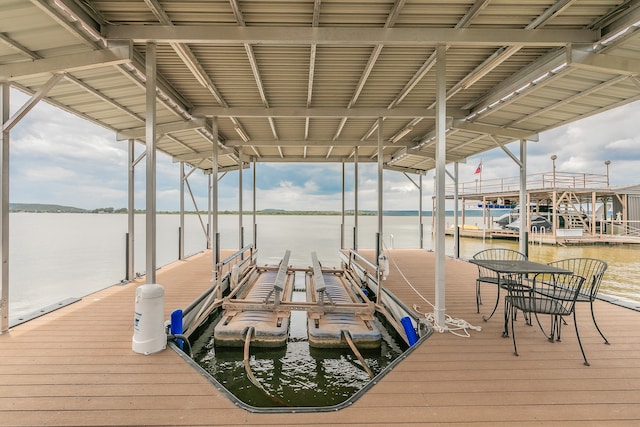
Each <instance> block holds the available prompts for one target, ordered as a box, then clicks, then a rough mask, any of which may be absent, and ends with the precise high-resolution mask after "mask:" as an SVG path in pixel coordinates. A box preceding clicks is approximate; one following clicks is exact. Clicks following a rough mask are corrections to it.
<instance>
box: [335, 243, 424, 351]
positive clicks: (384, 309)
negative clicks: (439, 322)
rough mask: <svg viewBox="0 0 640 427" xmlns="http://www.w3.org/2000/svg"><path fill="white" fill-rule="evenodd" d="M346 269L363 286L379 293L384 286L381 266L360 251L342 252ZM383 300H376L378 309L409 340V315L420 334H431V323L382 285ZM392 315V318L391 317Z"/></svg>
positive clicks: (421, 335) (376, 293)
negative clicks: (404, 320)
mask: <svg viewBox="0 0 640 427" xmlns="http://www.w3.org/2000/svg"><path fill="white" fill-rule="evenodd" d="M340 256H341V258H342V262H343V264H344V265H345V270H348V271H351V272H352V273H353V274H354V275H355V276H356V277H357V278H358V279H359V280H360V283H361V284H362V285H363V286H366V287H368V288H369V289H371V290H372V291H373V292H374V295H378V294H379V293H378V286H382V285H381V283H380V282H379V278H380V277H381V275H380V272H379V266H377V265H375V264H373V263H372V262H371V261H369V260H368V259H367V258H365V257H364V256H362V255H361V254H359V253H358V252H356V251H354V250H351V249H348V250H347V252H346V253H345V252H340ZM381 291H382V292H381V293H380V295H381V298H380V299H381V301H376V310H378V311H380V312H381V313H382V314H383V315H385V317H387V321H389V323H390V324H391V325H392V326H393V327H394V329H396V331H397V332H398V333H399V334H400V336H402V337H403V339H405V340H407V342H408V339H407V336H406V333H405V331H404V329H403V326H402V320H401V319H402V318H403V317H409V318H410V319H411V321H412V323H413V324H414V325H415V327H416V330H417V333H418V335H419V336H420V337H421V338H422V337H425V336H428V335H430V334H431V333H432V332H433V328H432V326H431V325H430V324H428V323H425V322H424V321H423V319H422V317H421V316H419V315H418V314H417V313H416V312H415V311H413V310H412V309H411V308H409V307H408V306H407V305H406V304H405V303H404V302H402V300H401V299H400V298H398V297H397V296H395V295H394V294H393V293H392V292H391V291H389V290H388V289H385V288H384V286H382V289H381ZM389 316H391V318H389Z"/></svg>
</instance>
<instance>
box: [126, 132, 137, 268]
mask: <svg viewBox="0 0 640 427" xmlns="http://www.w3.org/2000/svg"><path fill="white" fill-rule="evenodd" d="M135 173H136V159H135V141H134V140H133V139H130V140H129V171H128V181H129V182H128V187H129V188H128V194H127V223H128V226H127V231H128V236H127V247H128V248H129V253H128V254H127V279H128V280H133V279H134V275H135V273H134V272H135V266H134V262H135V246H134V245H135V229H136V228H135V214H136V210H135V191H134V190H135Z"/></svg>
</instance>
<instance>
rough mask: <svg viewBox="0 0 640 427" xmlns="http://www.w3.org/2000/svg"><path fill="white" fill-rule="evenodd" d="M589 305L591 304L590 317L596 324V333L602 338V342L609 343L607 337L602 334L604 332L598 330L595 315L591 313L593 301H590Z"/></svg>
mask: <svg viewBox="0 0 640 427" xmlns="http://www.w3.org/2000/svg"><path fill="white" fill-rule="evenodd" d="M589 305H590V306H591V318H592V319H593V324H594V325H596V329H597V330H598V333H599V334H600V336H601V337H602V339H603V340H604V343H605V344H607V345H609V340H608V339H607V337H605V336H604V334H603V333H602V331H601V330H600V326H598V322H596V315H595V314H594V313H593V301H591V302H590V303H589Z"/></svg>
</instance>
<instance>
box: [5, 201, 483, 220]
mask: <svg viewBox="0 0 640 427" xmlns="http://www.w3.org/2000/svg"><path fill="white" fill-rule="evenodd" d="M9 211H10V212H11V213H81V214H82V213H90V214H126V213H127V209H126V208H118V209H116V208H98V209H92V210H88V209H81V208H74V207H70V206H61V205H47V204H38V203H10V204H9ZM135 213H136V214H144V213H145V211H144V210H138V209H136V211H135ZM157 213H158V214H160V215H177V214H179V213H180V212H179V211H157ZM184 213H185V214H187V215H193V214H196V213H197V212H196V211H185V212H184ZM201 213H203V212H201ZM204 213H206V212H204ZM252 213H253V211H245V212H244V215H251V214H252ZM453 213H454V212H453V211H446V212H445V215H447V216H453ZM218 214H219V215H238V211H231V210H224V211H219V212H218ZM353 214H354V212H353V210H348V211H345V215H347V216H353ZM358 214H359V216H376V215H377V214H378V213H377V211H371V210H361V211H359V212H358ZM382 214H383V216H414V217H415V216H418V211H417V210H385V211H383V213H382ZM459 214H460V215H462V212H459ZM256 215H292V216H302V215H304V216H307V215H309V216H313V215H316V216H320V215H322V216H324V215H326V216H336V215H338V216H339V215H342V212H340V211H287V210H283V209H264V210H260V211H256ZM422 215H423V216H427V217H431V216H433V214H432V212H431V211H423V212H422ZM465 215H466V216H471V217H478V216H482V210H480V209H467V210H465Z"/></svg>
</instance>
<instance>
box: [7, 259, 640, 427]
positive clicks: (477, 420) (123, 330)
mask: <svg viewBox="0 0 640 427" xmlns="http://www.w3.org/2000/svg"><path fill="white" fill-rule="evenodd" d="M365 254H366V255H367V256H368V257H369V258H370V259H372V258H373V257H374V254H373V251H368V252H365ZM389 255H390V260H391V262H390V264H391V273H390V275H389V278H388V279H387V281H385V283H384V286H385V287H387V288H389V289H390V290H391V291H392V292H393V293H394V294H396V295H397V296H399V297H401V298H402V299H403V301H405V302H406V304H407V305H408V306H410V307H414V305H415V306H416V310H420V311H421V312H425V311H430V310H432V308H431V307H430V306H429V304H428V303H427V302H425V301H424V299H423V298H426V299H432V298H433V293H434V274H433V271H434V268H435V266H434V259H435V257H434V256H433V254H432V253H428V252H426V251H422V250H394V251H390V254H389ZM398 269H400V270H401V271H402V273H403V274H402V275H401V274H399V271H398ZM158 273H159V274H158V281H159V282H161V283H162V284H163V285H164V286H165V290H166V291H165V298H166V303H165V312H166V316H167V317H168V315H169V313H170V311H171V310H172V309H173V307H184V306H186V305H187V304H188V303H189V302H190V301H191V300H193V299H194V298H195V297H196V296H198V295H199V294H200V293H201V292H202V291H203V290H205V289H206V288H208V287H209V286H210V284H211V282H210V275H211V261H210V254H209V253H203V254H199V255H198V256H196V257H194V258H193V259H190V260H188V261H180V262H177V263H174V264H172V265H170V266H168V267H166V268H163V269H161V270H160V271H159V272H158ZM445 274H446V280H447V290H446V302H447V314H449V315H451V316H453V317H457V318H461V319H465V320H466V321H468V322H469V323H471V324H473V325H477V326H481V327H482V331H474V330H470V337H469V338H461V337H459V336H455V335H453V334H450V333H438V332H436V333H435V334H434V335H433V336H432V337H431V338H429V339H428V340H427V341H426V342H425V343H423V344H422V345H421V346H420V347H418V348H416V349H415V350H414V351H413V352H412V353H411V354H410V355H409V356H408V357H407V358H406V359H405V360H404V361H403V362H401V363H400V364H399V365H398V366H396V367H395V368H394V370H393V371H391V373H389V374H388V375H386V376H385V377H384V378H382V380H381V381H380V382H379V383H378V384H376V385H375V386H374V387H372V388H371V389H370V390H369V391H368V392H367V393H366V394H365V395H364V396H363V397H361V398H360V399H359V400H357V401H356V402H355V403H354V404H353V405H352V406H350V407H349V408H346V409H344V410H341V411H337V412H318V413H310V414H302V413H300V414H290V413H286V414H260V413H251V412H247V411H244V410H243V409H240V408H238V407H236V406H235V404H234V403H233V402H232V401H231V400H229V399H228V398H227V397H226V396H225V395H224V394H223V393H221V392H220V391H218V390H217V389H216V387H215V386H213V385H212V384H211V383H210V382H209V381H208V380H207V379H206V378H205V377H203V376H202V375H201V374H200V373H199V372H198V371H197V370H195V369H194V368H193V367H192V366H190V365H188V364H187V363H185V362H184V361H183V360H182V359H181V358H180V357H179V356H178V355H177V354H176V353H175V352H173V351H172V350H165V351H163V352H161V353H158V354H154V355H150V356H143V355H139V354H135V353H133V352H132V351H131V338H132V334H133V325H132V323H133V313H132V311H133V300H134V294H135V288H136V287H137V286H138V285H139V284H140V283H141V282H140V283H131V284H128V285H124V286H116V287H111V288H108V289H106V290H105V291H102V292H98V293H96V294H94V295H92V296H91V297H90V298H86V299H83V300H82V301H80V302H78V303H76V304H73V305H71V306H68V307H65V308H62V309H60V310H58V311H56V312H54V313H51V314H50V315H46V316H43V317H41V318H38V319H35V320H33V321H31V322H28V323H25V324H23V325H20V326H18V327H16V328H14V329H13V330H12V331H11V332H10V333H9V334H5V335H2V336H0V426H4V425H17V426H20V425H44V424H55V425H86V426H90V425H105V424H109V425H167V424H170V425H193V426H197V425H212V424H216V425H255V426H257V425H274V426H276V425H277V426H280V425H314V426H358V425H360V426H373V425H394V426H402V425H429V424H438V425H441V424H447V423H448V424H471V423H473V424H474V425H487V426H488V425H492V426H493V425H513V424H518V425H524V426H526V425H529V424H536V423H537V424H545V425H567V424H580V425H581V426H583V425H602V424H629V425H633V424H637V423H638V422H639V421H640V358H638V354H640V328H637V325H638V322H639V321H640V313H638V312H635V311H631V310H628V309H624V308H621V307H617V306H613V305H611V304H608V303H605V302H602V301H598V302H596V305H595V308H596V312H597V316H598V321H599V324H600V326H601V327H602V328H603V330H604V331H605V333H606V334H607V336H608V337H609V339H610V341H611V342H612V344H611V345H610V346H607V345H604V344H603V343H602V339H601V337H600V336H599V334H598V333H597V331H596V330H595V327H593V323H592V321H591V317H590V313H589V309H588V306H586V305H584V306H579V307H578V324H579V327H580V333H581V338H582V341H583V345H584V346H585V350H586V352H587V356H588V357H589V360H590V362H591V366H590V367H586V366H584V365H582V357H581V354H580V350H579V348H578V345H577V340H576V337H575V331H574V330H573V325H571V324H569V325H568V326H566V327H565V329H563V341H562V342H560V343H549V342H547V341H546V340H545V339H544V337H543V336H542V334H541V333H540V331H539V330H538V328H537V327H536V326H533V327H531V326H527V325H525V324H524V322H517V325H516V334H517V335H516V337H517V340H518V348H519V350H520V356H519V357H516V356H514V355H513V346H512V341H511V338H508V339H505V338H502V337H501V331H502V317H501V313H500V314H496V316H495V317H494V318H493V319H491V321H489V322H483V321H482V317H481V316H482V313H480V314H478V313H476V308H475V277H476V275H477V269H476V268H475V267H474V266H472V265H470V264H468V263H466V262H463V261H459V260H453V259H447V260H446V265H445ZM405 277H406V280H405ZM407 281H408V282H409V283H410V284H411V286H412V287H413V288H414V289H415V290H414V289H412V288H411V287H410V286H409V284H408V283H407ZM492 292H493V293H492ZM483 297H484V298H485V301H486V302H487V304H485V306H482V309H481V311H484V310H487V309H488V306H489V305H490V304H491V301H492V300H493V301H495V290H494V289H491V288H490V287H486V288H483ZM418 306H421V308H418ZM569 323H571V321H570V322H569Z"/></svg>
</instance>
